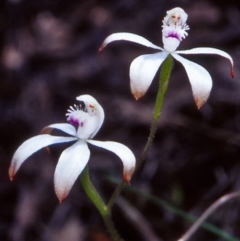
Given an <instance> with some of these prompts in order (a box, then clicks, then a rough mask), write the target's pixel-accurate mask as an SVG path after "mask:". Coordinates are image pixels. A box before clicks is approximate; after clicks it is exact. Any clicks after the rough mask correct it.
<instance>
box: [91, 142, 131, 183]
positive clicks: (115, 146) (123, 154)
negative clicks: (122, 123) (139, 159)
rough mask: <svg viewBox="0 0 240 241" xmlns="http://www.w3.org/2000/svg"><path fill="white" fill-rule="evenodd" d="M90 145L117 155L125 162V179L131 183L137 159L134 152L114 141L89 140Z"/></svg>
mask: <svg viewBox="0 0 240 241" xmlns="http://www.w3.org/2000/svg"><path fill="white" fill-rule="evenodd" d="M87 142H88V143H90V144H92V145H95V146H98V147H101V148H104V149H106V150H108V151H111V152H113V153H115V154H116V155H117V156H118V157H119V158H120V159H121V161H122V162H123V178H124V180H125V181H127V182H129V181H130V179H131V177H132V174H133V173H134V170H135V165H136V159H135V156H134V155H133V153H132V151H131V150H130V149H129V148H128V147H127V146H125V145H123V144H121V143H118V142H113V141H95V140H87Z"/></svg>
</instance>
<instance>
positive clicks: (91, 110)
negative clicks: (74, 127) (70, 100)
mask: <svg viewBox="0 0 240 241" xmlns="http://www.w3.org/2000/svg"><path fill="white" fill-rule="evenodd" d="M76 99H77V100H78V101H83V102H84V103H85V105H86V109H87V112H88V114H89V117H90V118H89V119H88V123H85V126H84V127H83V128H80V127H79V128H78V131H77V132H78V137H80V138H81V139H88V138H93V137H94V136H95V135H96V134H97V132H98V131H99V129H100V128H101V126H102V124H103V121H104V118H105V114H104V110H103V108H102V106H101V105H100V104H99V103H98V101H97V100H96V99H95V98H93V97H92V96H91V95H80V96H78V97H77V98H76ZM88 133H90V134H88ZM83 137H84V138H83Z"/></svg>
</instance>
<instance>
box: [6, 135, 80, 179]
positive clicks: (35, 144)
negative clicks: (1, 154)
mask: <svg viewBox="0 0 240 241" xmlns="http://www.w3.org/2000/svg"><path fill="white" fill-rule="evenodd" d="M76 139H77V138H75V137H64V136H51V135H48V134H43V135H38V136H34V137H32V138H30V139H28V140H26V141H25V142H23V143H22V144H21V145H20V146H19V147H18V149H17V150H16V152H15V153H14V155H13V158H12V162H11V166H10V168H9V176H10V179H11V180H13V178H14V175H15V174H16V172H17V171H18V169H19V168H20V166H21V165H22V163H23V162H24V161H25V160H26V159H27V158H28V157H29V156H31V155H32V154H33V153H35V152H36V151H38V150H40V149H41V148H43V147H45V146H49V145H52V144H57V143H63V142H69V141H75V140H76Z"/></svg>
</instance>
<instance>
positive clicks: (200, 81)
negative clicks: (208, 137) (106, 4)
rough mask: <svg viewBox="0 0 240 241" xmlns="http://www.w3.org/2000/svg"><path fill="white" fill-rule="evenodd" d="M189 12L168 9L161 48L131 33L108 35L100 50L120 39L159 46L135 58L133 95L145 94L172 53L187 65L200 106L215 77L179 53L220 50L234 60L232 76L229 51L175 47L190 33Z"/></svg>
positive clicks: (151, 46)
mask: <svg viewBox="0 0 240 241" xmlns="http://www.w3.org/2000/svg"><path fill="white" fill-rule="evenodd" d="M186 21H187V14H186V13H185V11H184V10H183V9H181V8H179V7H177V8H173V9H172V10H169V11H167V15H166V17H165V18H164V20H163V25H162V41H163V45H164V48H161V47H159V46H157V45H155V44H153V43H151V42H150V41H148V40H147V39H145V38H143V37H141V36H139V35H136V34H132V33H125V32H123V33H114V34H111V35H109V36H108V37H107V38H106V39H105V40H104V42H103V44H102V46H101V47H100V49H99V51H100V52H101V51H102V50H103V49H104V48H105V47H106V45H107V44H109V43H111V42H113V41H117V40H127V41H131V42H135V43H138V44H142V45H144V46H146V47H150V48H153V49H157V50H160V52H157V53H154V54H145V55H141V56H139V57H137V58H136V59H134V60H133V62H132V63H131V66H130V86H131V91H132V94H133V96H134V97H135V98H136V99H139V98H140V97H142V96H143V95H144V94H145V93H146V91H147V90H148V88H149V86H150V84H151V83H152V80H153V78H154V76H155V75H156V72H157V70H158V69H159V67H160V66H161V64H162V63H163V61H164V60H165V59H166V58H167V56H168V55H169V54H171V55H172V57H173V58H174V59H176V60H177V61H179V62H180V63H181V64H182V65H183V67H184V68H185V70H186V72H187V75H188V78H189V81H190V84H191V87H192V92H193V97H194V99H195V102H196V105H197V107H198V108H200V107H201V106H202V105H203V104H204V103H205V102H206V101H207V99H208V97H209V94H210V91H211V88H212V78H211V76H210V74H209V73H208V71H207V70H206V69H205V68H203V67H202V66H200V65H198V64H196V63H194V62H192V61H190V60H187V59H185V58H183V57H181V56H180V55H179V54H217V55H220V56H222V57H225V58H227V59H228V60H229V61H230V63H231V76H232V77H233V76H234V71H233V60H232V58H231V56H230V55H229V54H227V53H226V52H224V51H222V50H219V49H215V48H193V49H189V50H176V49H177V47H178V46H179V44H180V42H181V41H182V40H183V39H184V38H185V37H186V36H187V35H188V33H187V32H186V31H187V30H189V27H188V25H187V24H186Z"/></svg>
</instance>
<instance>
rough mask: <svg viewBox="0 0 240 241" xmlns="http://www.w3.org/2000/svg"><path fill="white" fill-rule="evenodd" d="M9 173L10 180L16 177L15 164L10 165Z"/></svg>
mask: <svg viewBox="0 0 240 241" xmlns="http://www.w3.org/2000/svg"><path fill="white" fill-rule="evenodd" d="M8 174H9V177H10V180H11V181H13V179H14V177H15V168H14V166H13V165H11V166H10V168H9V171H8Z"/></svg>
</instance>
